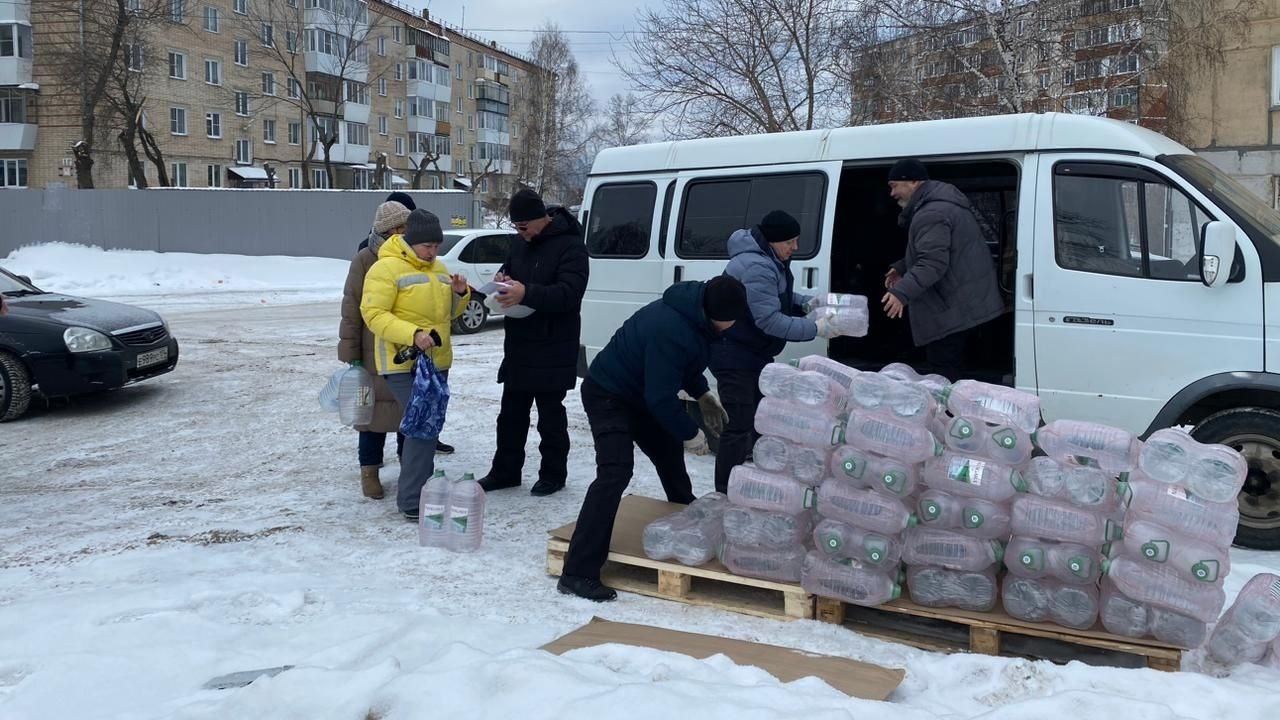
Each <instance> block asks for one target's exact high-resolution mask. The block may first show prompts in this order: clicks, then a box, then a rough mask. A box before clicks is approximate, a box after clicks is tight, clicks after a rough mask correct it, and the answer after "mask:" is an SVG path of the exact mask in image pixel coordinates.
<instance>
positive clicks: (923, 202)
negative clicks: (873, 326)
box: [890, 180, 1004, 346]
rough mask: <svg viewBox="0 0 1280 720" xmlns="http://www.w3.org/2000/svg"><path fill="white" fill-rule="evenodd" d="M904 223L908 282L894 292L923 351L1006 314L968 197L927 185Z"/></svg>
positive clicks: (902, 263) (902, 269)
mask: <svg viewBox="0 0 1280 720" xmlns="http://www.w3.org/2000/svg"><path fill="white" fill-rule="evenodd" d="M898 222H899V223H900V224H902V225H903V226H904V227H907V228H908V231H907V256H906V257H905V258H903V259H902V260H899V261H898V262H896V263H894V266H893V267H894V269H895V270H897V271H898V274H899V275H901V276H902V279H901V280H899V281H898V283H897V284H896V285H894V286H893V289H892V290H890V292H892V293H893V294H894V295H896V296H897V297H898V299H899V300H901V301H902V302H903V303H905V304H906V305H907V306H908V308H909V309H910V312H909V315H910V319H911V337H912V340H914V341H915V344H916V345H917V346H923V345H928V344H929V343H931V342H933V341H934V340H940V339H942V338H944V337H946V336H948V335H951V334H954V333H957V332H960V331H961V330H968V329H969V328H972V327H976V326H978V325H981V324H982V323H985V322H987V321H988V320H992V319H994V318H997V317H999V316H1000V315H1001V314H1002V313H1004V300H1002V299H1001V297H1000V287H999V285H998V284H997V282H996V269H995V264H994V262H993V261H992V259H991V252H990V251H989V250H988V249H987V244H986V241H985V240H984V239H983V237H982V230H981V229H980V228H979V227H978V221H977V219H976V218H975V217H974V216H973V208H972V207H971V206H970V205H969V198H967V197H965V195H964V193H962V192H960V190H958V189H957V188H956V187H955V186H954V185H949V184H947V183H944V182H938V181H935V180H931V181H929V182H926V183H925V184H924V185H922V186H921V187H920V189H919V190H917V191H916V194H915V196H914V197H912V198H911V202H910V203H908V204H907V207H906V208H904V209H903V211H902V215H901V216H900V217H899V218H898Z"/></svg>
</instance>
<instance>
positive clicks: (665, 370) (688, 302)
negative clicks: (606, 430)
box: [589, 281, 716, 440]
mask: <svg viewBox="0 0 1280 720" xmlns="http://www.w3.org/2000/svg"><path fill="white" fill-rule="evenodd" d="M705 287H706V285H705V283H702V282H698V281H689V282H682V283H676V284H675V285H672V286H671V287H669V288H667V291H666V292H664V293H663V294H662V299H661V300H654V301H653V302H651V303H649V304H648V305H645V306H644V307H642V308H640V309H639V310H637V311H636V312H635V314H634V315H632V316H631V317H630V318H627V321H626V322H624V323H623V324H622V327H621V328H618V331H617V332H616V333H614V334H613V338H612V339H610V340H609V344H608V345H605V346H604V349H603V350H601V351H600V354H599V355H596V358H595V360H593V361H592V362H591V370H590V373H589V374H590V376H591V379H592V380H594V381H595V382H596V383H597V384H598V385H600V387H602V388H604V389H605V390H606V391H608V392H610V393H612V394H614V395H617V396H618V397H621V398H622V399H623V400H625V401H627V402H629V403H632V404H635V405H638V406H641V407H644V408H645V409H647V410H648V411H649V413H650V414H651V415H653V417H654V419H656V420H657V421H658V423H659V424H661V425H662V428H663V429H664V430H666V431H667V432H668V433H669V434H671V435H672V436H673V437H676V438H678V439H680V440H691V439H693V437H694V436H696V435H697V434H698V426H697V425H696V424H695V423H694V422H693V419H692V418H690V417H689V416H688V415H687V414H686V413H685V411H684V406H683V405H682V404H681V402H680V399H679V398H678V397H677V393H679V392H680V391H681V390H684V391H685V392H686V393H688V394H689V396H690V397H693V398H698V397H701V396H702V394H703V393H705V392H707V379H706V377H704V376H703V372H704V371H706V369H707V353H708V347H707V346H708V343H710V342H711V340H712V339H713V338H714V337H715V336H716V332H715V329H714V328H713V327H712V326H711V323H710V322H709V321H708V320H707V317H706V314H705V313H704V312H703V310H702V295H703V292H704V291H705Z"/></svg>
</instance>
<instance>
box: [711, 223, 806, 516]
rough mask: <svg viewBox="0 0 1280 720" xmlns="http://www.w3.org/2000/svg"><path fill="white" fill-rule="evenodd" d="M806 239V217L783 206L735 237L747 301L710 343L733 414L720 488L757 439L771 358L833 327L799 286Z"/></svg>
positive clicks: (733, 257) (734, 257) (719, 458)
mask: <svg viewBox="0 0 1280 720" xmlns="http://www.w3.org/2000/svg"><path fill="white" fill-rule="evenodd" d="M799 242H800V223H799V222H798V221H797V220H796V219H795V218H794V217H792V216H791V215H790V214H788V213H786V212H783V211H781V210H774V211H772V212H770V213H768V214H767V215H765V216H764V218H763V219H761V220H760V224H759V225H756V226H755V227H752V228H746V229H743V230H738V231H736V232H734V233H733V235H731V236H730V237H729V264H728V265H727V266H726V267H725V270H724V273H725V275H728V276H730V277H734V278H737V279H738V280H739V281H741V282H742V284H743V286H745V287H746V289H747V306H748V307H747V310H746V311H745V313H744V314H743V316H742V317H741V318H740V320H742V322H739V323H738V324H736V325H734V326H733V328H732V329H731V330H729V331H728V332H726V333H725V334H724V335H723V336H722V337H721V338H719V339H718V340H717V341H716V342H715V343H714V344H713V345H712V347H711V373H712V374H713V375H715V378H716V389H717V391H719V393H720V402H722V403H723V404H724V408H725V410H726V411H727V414H728V422H727V423H725V425H724V430H723V432H721V433H720V447H719V451H718V452H717V453H716V490H717V491H718V492H727V491H728V487H729V473H730V472H731V471H732V470H733V468H734V467H735V466H737V465H741V464H742V463H743V462H745V461H746V459H747V456H748V455H750V454H751V448H752V446H753V445H754V444H755V441H756V438H757V435H756V432H755V417H756V408H757V407H759V405H760V400H761V398H762V396H761V394H760V372H761V371H762V370H763V369H764V366H765V365H768V364H769V363H771V362H773V359H774V358H775V357H777V356H778V353H780V352H782V349H783V348H785V347H786V345H787V343H788V342H804V341H808V340H812V339H814V338H815V337H817V336H818V335H819V333H820V331H821V332H822V333H826V332H829V330H830V328H829V327H828V326H827V324H826V320H825V318H824V319H823V326H822V327H821V328H819V326H818V324H817V323H815V322H814V321H812V320H809V319H807V318H805V317H804V315H805V311H804V306H805V304H806V303H807V302H808V301H809V300H810V298H809V297H807V296H805V295H800V294H797V293H796V292H795V276H794V275H792V274H791V256H792V255H793V254H794V253H795V251H796V248H797V247H799Z"/></svg>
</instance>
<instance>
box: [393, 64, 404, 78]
mask: <svg viewBox="0 0 1280 720" xmlns="http://www.w3.org/2000/svg"><path fill="white" fill-rule="evenodd" d="M395 73H396V80H403V79H404V65H401V64H400V63H396V70H395Z"/></svg>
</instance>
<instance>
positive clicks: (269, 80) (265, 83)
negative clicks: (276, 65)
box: [262, 72, 276, 95]
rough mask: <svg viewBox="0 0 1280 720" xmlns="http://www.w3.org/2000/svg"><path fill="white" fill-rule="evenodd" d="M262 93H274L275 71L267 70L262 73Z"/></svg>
mask: <svg viewBox="0 0 1280 720" xmlns="http://www.w3.org/2000/svg"><path fill="white" fill-rule="evenodd" d="M262 94H263V95H275V94H276V74H275V73H269V72H264V73H262Z"/></svg>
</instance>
